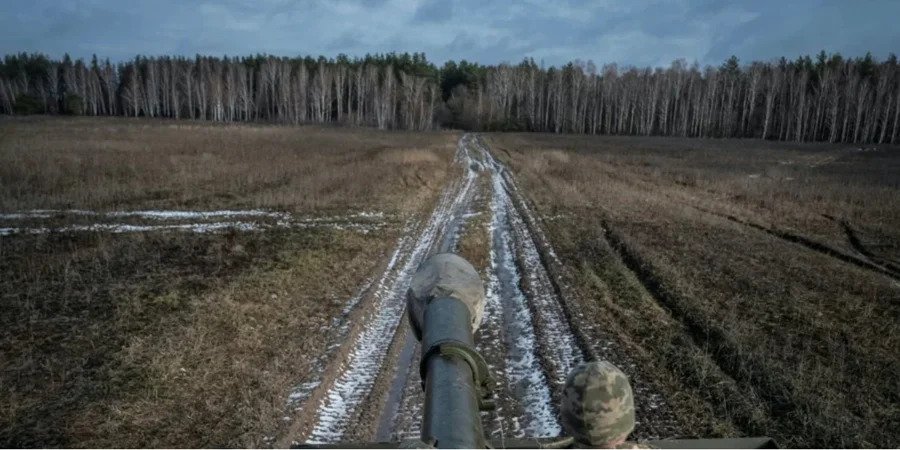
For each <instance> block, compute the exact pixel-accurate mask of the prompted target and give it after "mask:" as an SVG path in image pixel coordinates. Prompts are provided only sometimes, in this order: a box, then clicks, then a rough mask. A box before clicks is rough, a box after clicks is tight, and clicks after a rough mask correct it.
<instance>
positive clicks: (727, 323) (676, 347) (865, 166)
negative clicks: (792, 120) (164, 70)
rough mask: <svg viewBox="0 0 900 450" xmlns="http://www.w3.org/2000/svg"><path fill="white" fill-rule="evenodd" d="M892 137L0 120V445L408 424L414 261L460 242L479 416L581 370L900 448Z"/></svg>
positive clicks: (686, 406) (543, 428)
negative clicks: (836, 142) (803, 139)
mask: <svg viewBox="0 0 900 450" xmlns="http://www.w3.org/2000/svg"><path fill="white" fill-rule="evenodd" d="M898 173H900V149H898V148H895V147H887V146H879V147H877V148H876V149H872V148H871V147H867V148H856V147H847V146H843V145H841V146H831V145H812V144H788V143H770V142H763V141H752V140H750V141H736V140H695V139H675V138H618V137H603V138H600V137H579V136H558V135H543V134H489V135H476V134H465V135H462V136H460V134H458V133H408V132H404V133H400V132H378V131H373V130H364V129H353V128H322V127H279V126H261V125H242V126H225V125H212V124H200V123H195V122H172V121H148V120H127V119H103V120H96V119H94V120H90V119H9V118H6V119H3V120H2V121H0V193H2V196H0V275H2V278H0V292H2V294H0V301H2V310H3V312H4V313H3V315H2V317H0V327H2V328H0V355H2V358H0V405H2V407H0V444H5V445H10V446H28V445H32V446H37V445H44V446H51V445H60V446H63V445H64V446H179V447H191V446H194V447H196V446H275V447H284V446H289V445H291V444H294V443H298V442H310V443H316V442H348V441H374V440H377V441H384V440H396V439H405V438H409V437H415V436H417V435H418V433H419V426H420V417H421V413H422V402H423V398H422V392H421V380H420V379H419V371H418V364H419V347H418V344H417V343H416V342H415V339H414V338H412V336H411V333H410V330H409V326H408V324H407V321H406V320H404V319H403V317H404V313H405V312H404V309H405V301H404V296H405V292H406V289H407V287H408V284H409V280H410V279H411V277H412V274H413V273H414V272H415V270H416V268H417V267H418V265H419V264H420V263H421V262H422V261H423V260H424V259H425V258H427V257H428V256H429V255H431V254H434V253H436V252H444V251H455V252H458V253H460V254H462V255H463V256H464V257H466V258H468V259H469V260H470V261H471V262H472V263H473V264H474V265H475V267H476V268H477V269H478V271H479V272H480V273H481V274H482V277H483V278H484V281H485V286H486V290H487V292H486V299H487V303H486V305H485V313H484V320H483V322H482V324H481V327H480V328H479V330H478V332H477V334H476V346H477V347H478V349H479V351H480V352H481V353H482V355H483V356H484V358H485V360H486V361H487V363H488V365H489V367H490V368H491V370H492V374H493V376H494V378H496V379H497V381H498V382H497V385H496V386H495V394H496V400H497V405H498V408H497V409H496V410H495V411H493V412H490V413H486V414H485V415H484V416H483V421H484V424H485V432H486V433H487V434H488V435H489V437H491V438H495V439H500V438H515V437H523V436H532V437H534V436H556V435H558V434H559V433H560V432H561V427H560V422H559V416H558V411H557V409H556V405H557V404H558V402H559V398H560V395H561V389H562V386H563V380H564V379H565V376H566V374H567V373H568V372H569V371H570V370H571V368H572V367H573V366H574V365H575V364H577V363H578V362H580V361H582V360H585V359H590V358H604V359H608V360H611V361H613V362H614V363H615V364H617V365H618V366H619V367H621V368H622V369H623V370H625V371H626V372H627V373H628V375H629V376H630V377H631V381H632V384H633V387H634V389H635V393H636V401H637V415H638V417H637V418H638V425H637V429H636V431H635V433H634V434H633V437H634V438H636V439H657V438H671V437H724V436H740V435H769V436H772V437H775V438H776V439H777V440H778V441H779V443H780V444H782V445H791V446H837V447H842V446H862V447H871V446H884V447H892V446H896V444H897V442H898V441H900V435H898V434H897V433H898V432H897V430H900V411H898V409H897V405H898V404H900V398H898V395H900V389H898V385H897V380H898V374H900V358H898V356H897V349H898V348H900V336H898V329H900V326H898V325H900V305H898V301H900V195H898V189H900V180H898V176H897V174H898Z"/></svg>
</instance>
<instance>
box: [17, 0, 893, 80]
mask: <svg viewBox="0 0 900 450" xmlns="http://www.w3.org/2000/svg"><path fill="white" fill-rule="evenodd" d="M898 16H900V2H897V1H892V0H883V1H882V0H870V1H865V2H848V1H838V0H835V1H830V0H787V1H786V0H746V1H740V0H674V1H662V0H609V1H603V2H600V1H590V0H572V1H554V2H549V1H542V0H524V1H515V2H509V1H508V0H446V1H441V0H377V1H371V0H369V1H363V0H315V1H313V0H310V1H299V2H295V1H290V0H222V1H212V0H210V1H209V2H207V3H201V4H190V5H187V4H185V3H184V2H180V1H178V0H157V1H155V2H144V3H135V4H130V5H127V6H126V5H122V4H121V3H120V2H119V1H118V0H76V1H74V2H71V3H65V4H62V3H59V2H56V1H52V0H7V1H5V2H0V53H10V52H19V51H30V52H35V51H36V52H45V53H48V54H50V55H51V56H57V57H58V56H61V55H62V53H65V52H70V53H71V54H72V55H73V56H80V57H89V56H90V54H91V53H97V54H98V55H99V56H101V57H105V56H109V57H110V58H111V59H113V60H122V59H128V58H131V57H133V56H134V55H135V54H166V53H173V52H174V53H176V54H183V55H188V56H190V55H193V54H194V53H212V54H222V53H228V54H230V55H240V54H247V53H256V52H264V53H270V54H279V55H289V56H290V55H297V54H312V55H318V54H326V55H329V56H333V55H335V54H337V53H347V54H350V55H358V56H362V55H363V54H365V53H381V52H386V51H409V52H418V51H423V52H425V53H426V54H427V55H428V56H429V58H430V59H432V60H434V61H435V62H437V63H442V62H443V61H444V60H446V59H468V60H473V61H478V62H481V63H488V64H490V63H497V62H500V61H508V62H512V63H516V62H519V61H521V60H522V58H524V57H532V58H534V59H535V60H536V61H542V60H543V61H545V62H546V63H547V64H554V65H559V64H564V63H565V62H567V61H570V60H574V59H581V60H585V61H587V60H593V61H594V62H595V63H596V64H597V65H598V66H601V65H603V64H605V63H610V62H617V63H619V64H620V65H623V66H627V65H657V66H667V65H668V64H669V63H670V62H671V61H672V60H674V59H676V58H684V59H685V60H687V61H688V62H693V61H698V62H699V63H700V64H704V65H705V64H713V65H718V64H721V62H722V61H723V60H724V59H726V58H727V57H728V56H730V55H731V54H735V55H737V56H738V57H739V58H741V60H742V61H744V62H749V61H750V60H755V59H772V58H776V57H780V56H786V57H790V58H793V57H796V56H797V55H800V54H812V53H816V52H818V51H819V50H820V49H825V50H826V51H829V52H835V51H837V52H841V53H843V54H845V55H849V56H858V55H861V54H863V53H865V52H866V51H872V53H873V54H874V55H876V56H878V57H885V56H887V54H888V53H889V52H891V51H896V50H897V49H898V48H900V27H897V26H896V24H895V23H894V21H895V20H896V17H898Z"/></svg>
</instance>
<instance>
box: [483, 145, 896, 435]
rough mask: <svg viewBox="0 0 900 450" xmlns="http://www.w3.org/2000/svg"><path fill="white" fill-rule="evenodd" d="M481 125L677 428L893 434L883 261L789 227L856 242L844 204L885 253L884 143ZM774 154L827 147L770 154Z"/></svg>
mask: <svg viewBox="0 0 900 450" xmlns="http://www.w3.org/2000/svg"><path fill="white" fill-rule="evenodd" d="M492 142H493V145H494V148H495V151H496V153H497V154H498V156H500V157H501V158H502V159H504V160H506V161H507V162H508V163H509V164H510V165H511V166H512V169H513V171H514V172H515V173H516V175H517V177H518V178H519V179H520V180H521V181H522V183H523V184H524V187H525V192H526V193H527V194H529V196H530V197H531V199H532V200H533V201H534V202H535V204H536V207H537V209H538V211H539V212H540V213H541V214H542V215H543V216H544V217H546V218H550V217H562V219H559V220H546V221H545V223H546V224H547V227H548V229H549V232H550V234H551V240H552V241H553V244H554V245H555V246H556V247H557V251H558V253H559V254H560V256H561V257H562V258H563V261H564V262H565V263H566V265H567V266H568V267H569V269H570V271H571V272H572V273H573V274H574V278H575V279H576V280H577V281H578V286H575V288H576V290H577V292H578V297H579V298H578V300H579V301H580V302H581V303H582V305H583V307H584V308H585V310H586V311H587V312H588V314H590V315H591V316H592V317H595V318H596V320H597V321H598V322H600V323H601V324H602V327H600V328H603V329H608V330H614V334H617V335H618V337H619V341H620V343H621V345H623V346H624V347H626V348H628V349H629V351H630V353H631V354H632V355H635V357H636V358H637V360H638V361H639V364H640V365H641V366H642V368H643V370H642V371H641V372H642V373H641V376H642V377H645V378H646V377H649V378H651V380H652V382H653V383H655V384H656V385H658V386H661V387H662V388H663V390H664V392H667V396H668V399H669V402H670V404H671V406H673V408H674V409H675V411H676V412H677V413H678V414H679V416H680V419H681V421H682V422H683V424H682V425H683V429H684V430H685V432H686V433H687V434H689V435H699V436H702V435H712V436H722V435H724V436H728V435H736V434H767V435H771V436H773V437H775V438H776V439H778V440H779V441H780V443H781V444H782V445H790V446H838V447H846V446H888V447H892V446H896V445H897V442H900V435H898V431H897V430H898V429H900V427H898V424H900V411H898V409H897V406H896V405H897V404H898V395H900V394H898V392H900V391H898V389H897V384H896V380H897V374H898V373H900V358H898V356H897V349H898V348H900V333H898V330H900V326H898V325H900V309H898V305H900V284H898V282H897V279H896V276H892V275H885V274H882V273H879V272H877V271H874V270H870V269H867V268H865V267H860V266H859V265H856V264H852V263H848V262H847V261H846V260H844V259H840V258H838V257H836V256H835V255H834V254H830V253H828V251H824V250H823V249H822V248H815V246H812V245H809V244H808V243H803V242H800V243H797V242H793V241H792V239H791V237H796V236H799V237H800V238H805V239H807V241H808V242H812V243H821V244H824V245H826V246H827V247H826V248H827V249H836V250H839V251H840V252H841V254H842V255H843V254H847V255H850V256H852V257H853V258H857V259H866V256H865V255H863V254H861V253H859V252H858V249H857V248H855V247H854V245H853V244H852V243H851V242H849V239H848V235H847V233H846V232H845V230H844V229H842V227H841V226H840V223H839V220H840V219H844V220H845V221H846V222H847V223H851V224H852V226H853V227H855V228H856V229H857V230H860V231H859V234H860V235H864V236H865V240H866V245H868V246H869V247H868V248H869V249H870V250H871V252H872V253H873V256H874V258H872V260H875V262H876V263H878V264H884V263H885V262H888V261H891V260H895V258H896V243H897V242H900V195H898V189H900V186H898V179H897V178H896V173H898V171H900V153H898V149H897V148H890V147H885V148H881V149H880V151H879V152H856V151H854V150H853V149H848V148H845V147H832V146H823V145H803V146H796V145H792V144H785V143H778V144H775V143H768V142H759V141H722V140H706V141H703V140H679V139H644V138H586V137H558V136H548V135H495V136H492ZM788 159H790V160H792V161H820V160H822V161H827V163H825V164H819V165H816V164H805V165H802V167H801V165H800V164H799V163H795V164H794V165H793V167H792V168H790V169H784V168H783V166H787V164H782V163H780V162H779V161H783V160H788ZM779 170H789V171H790V177H792V178H793V180H786V179H785V178H787V177H782V178H779V176H780V175H777V173H778V172H777V171H779ZM754 174H768V175H766V176H759V177H750V176H749V175H754ZM822 214H826V215H828V216H830V217H834V218H838V221H835V220H832V219H829V218H826V217H823V216H822ZM729 216H732V218H731V219H729V218H728V217H729ZM747 224H752V225H754V226H755V227H754V226H751V225H747ZM766 230H769V231H766Z"/></svg>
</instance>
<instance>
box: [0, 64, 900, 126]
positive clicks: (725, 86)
mask: <svg viewBox="0 0 900 450" xmlns="http://www.w3.org/2000/svg"><path fill="white" fill-rule="evenodd" d="M0 114H23V115H24V114H70V115H89V116H133V117H163V118H176V119H178V118H189V119H199V120H211V121H222V122H234V121H265V122H276V123H289V124H304V123H320V124H327V123H333V124H346V125H354V126H371V127H377V128H380V129H398V130H428V129H435V128H442V127H444V128H446V127H452V128H462V129H468V130H495V131H500V130H503V131H543V132H553V133H580V134H606V135H642V136H654V135H655V136H685V137H741V138H762V139H773V140H786V141H798V142H800V141H827V142H848V143H849V142H854V143H897V142H898V141H900V138H898V134H900V123H898V122H900V69H898V64H897V57H896V56H895V55H893V54H891V55H890V56H889V57H888V58H886V59H885V60H883V61H879V60H876V59H875V58H873V57H872V55H871V54H866V55H865V56H864V57H858V58H844V57H842V56H841V55H839V54H830V55H829V54H827V53H826V52H824V51H823V52H821V53H819V54H818V55H816V56H815V57H810V56H801V57H799V58H797V59H796V60H788V59H786V58H780V59H777V60H772V61H768V62H759V61H755V62H751V63H749V64H742V63H741V62H740V61H739V60H738V59H737V58H736V57H734V56H732V57H731V58H730V59H728V60H727V61H725V62H724V63H723V64H722V65H720V66H718V67H714V66H706V67H702V68H701V67H700V65H699V64H697V63H693V64H688V63H687V62H686V61H685V60H682V59H679V60H676V61H674V62H673V63H672V64H671V65H670V66H669V67H668V68H649V67H645V68H639V67H631V66H621V67H620V66H618V65H616V64H607V65H603V66H602V67H599V68H598V67H597V66H596V65H595V64H594V63H593V62H583V61H574V62H571V63H568V64H566V65H565V66H562V67H544V66H543V64H541V65H538V64H537V63H535V61H534V60H533V59H528V58H526V59H525V60H523V61H522V62H521V63H519V64H516V65H511V64H506V63H503V64H498V65H481V64H477V63H471V62H467V61H465V60H463V61H460V62H456V61H448V62H446V63H444V64H443V66H440V67H438V66H437V65H435V64H434V63H432V62H429V61H428V60H427V58H426V57H425V54H424V53H413V54H409V53H403V54H396V53H388V54H379V55H366V56H365V57H363V58H350V57H348V56H346V55H339V56H338V57H336V58H325V57H321V56H320V57H318V58H312V57H296V58H287V57H275V56H270V55H255V56H248V57H240V58H235V57H210V56H200V55H198V56H196V57H194V58H187V57H180V56H179V57H170V56H162V57H145V56H137V57H135V58H134V59H133V60H130V61H124V62H119V63H111V62H110V61H109V60H108V59H107V60H104V61H100V60H99V59H98V58H97V57H96V56H94V57H93V58H92V59H91V60H90V61H89V62H85V61H84V60H82V59H75V60H73V59H72V58H70V57H69V56H68V55H66V56H65V57H63V58H62V59H61V60H54V59H51V58H49V57H47V56H45V55H42V54H27V53H21V54H16V55H7V56H5V57H4V59H3V62H2V63H0Z"/></svg>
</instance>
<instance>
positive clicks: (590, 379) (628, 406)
mask: <svg viewBox="0 0 900 450" xmlns="http://www.w3.org/2000/svg"><path fill="white" fill-rule="evenodd" d="M560 412H561V414H562V425H563V429H564V430H565V432H566V433H567V434H569V435H570V436H572V437H573V438H575V442H576V443H578V444H579V445H582V446H590V447H606V448H612V447H615V446H617V445H619V444H621V443H622V442H624V441H625V439H627V438H628V435H629V434H630V433H631V431H632V430H634V398H633V397H632V394H631V385H630V384H629V383H628V377H626V376H625V374H624V373H622V371H621V370H619V368H618V367H616V366H614V365H612V363H609V362H606V361H593V362H586V363H581V364H579V365H578V366H577V367H576V368H575V369H574V370H572V372H571V373H570V374H569V376H568V378H567V379H566V388H565V391H564V392H563V398H562V406H561V408H560Z"/></svg>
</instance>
